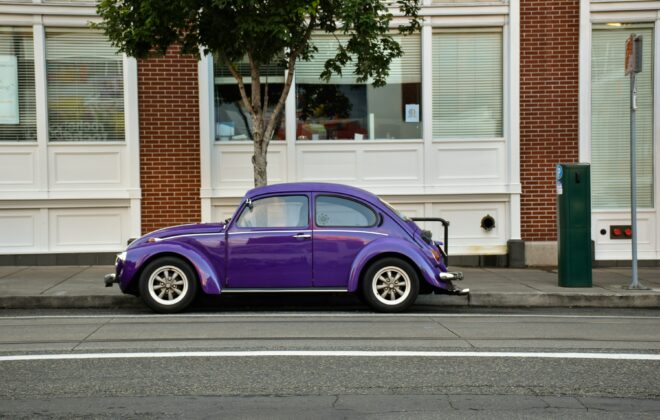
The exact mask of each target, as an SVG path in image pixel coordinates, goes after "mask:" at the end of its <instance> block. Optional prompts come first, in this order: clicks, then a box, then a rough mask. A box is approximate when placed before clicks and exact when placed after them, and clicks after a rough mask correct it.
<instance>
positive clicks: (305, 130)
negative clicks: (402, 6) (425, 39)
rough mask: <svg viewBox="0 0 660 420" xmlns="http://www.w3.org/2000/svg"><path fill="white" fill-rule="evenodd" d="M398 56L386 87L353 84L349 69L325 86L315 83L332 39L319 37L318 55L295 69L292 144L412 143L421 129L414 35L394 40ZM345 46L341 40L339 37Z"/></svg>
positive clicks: (330, 50) (332, 51) (334, 42)
mask: <svg viewBox="0 0 660 420" xmlns="http://www.w3.org/2000/svg"><path fill="white" fill-rule="evenodd" d="M394 38H395V40H396V41H397V42H399V44H400V45H401V48H402V49H403V51H404V55H403V57H401V58H397V59H395V60H393V61H392V64H391V65H390V75H389V76H388V78H387V85H386V86H384V87H380V88H374V87H373V86H372V85H371V83H356V82H355V74H354V73H353V71H354V65H351V64H350V63H349V65H347V66H346V67H345V68H344V69H343V71H342V73H343V76H342V77H339V76H336V75H333V76H332V78H331V79H330V82H328V83H325V82H323V81H321V80H320V79H319V75H320V74H321V72H322V71H323V68H324V64H325V62H326V60H327V59H328V58H331V57H334V55H335V54H336V53H337V42H338V41H337V39H335V37H333V36H324V35H319V36H316V37H314V39H313V43H314V44H315V45H316V46H317V48H318V49H319V51H318V52H317V53H316V54H315V56H314V58H313V59H312V60H311V61H299V62H298V63H297V64H296V115H297V123H296V138H297V139H298V140H348V139H356V140H361V139H417V138H421V136H422V128H421V127H422V126H421V108H420V106H421V83H420V82H421V66H420V54H421V44H420V38H419V36H418V35H412V36H407V37H403V36H398V35H397V36H394ZM339 40H340V42H346V41H347V38H346V37H343V38H342V37H339Z"/></svg>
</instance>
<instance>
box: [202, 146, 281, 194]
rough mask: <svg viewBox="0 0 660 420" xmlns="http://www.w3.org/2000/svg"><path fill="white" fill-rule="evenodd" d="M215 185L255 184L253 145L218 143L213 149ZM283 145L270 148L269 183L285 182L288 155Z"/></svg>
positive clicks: (216, 186)
mask: <svg viewBox="0 0 660 420" xmlns="http://www.w3.org/2000/svg"><path fill="white" fill-rule="evenodd" d="M213 150H214V153H215V159H213V181H212V182H213V187H214V188H218V187H220V188H221V187H222V186H225V185H231V186H242V187H248V188H249V187H251V186H252V185H254V173H253V169H252V155H253V153H254V152H253V149H252V145H251V144H250V145H241V146H238V147H237V146H236V145H227V144H216V145H215V148H214V149H213ZM284 152H285V150H284V148H283V147H274V145H273V144H272V143H271V145H270V146H269V148H268V183H269V184H275V183H278V182H284V180H285V179H286V156H285V153H284Z"/></svg>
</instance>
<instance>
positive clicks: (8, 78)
mask: <svg viewBox="0 0 660 420" xmlns="http://www.w3.org/2000/svg"><path fill="white" fill-rule="evenodd" d="M18 122H19V117H18V62H17V60H16V56H14V55H0V124H18Z"/></svg>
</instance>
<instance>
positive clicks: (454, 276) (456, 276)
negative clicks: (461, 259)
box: [435, 271, 470, 296]
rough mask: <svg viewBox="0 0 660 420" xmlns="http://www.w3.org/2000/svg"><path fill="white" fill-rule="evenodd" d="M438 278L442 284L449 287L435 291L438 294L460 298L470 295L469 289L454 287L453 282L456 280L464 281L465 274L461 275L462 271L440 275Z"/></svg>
mask: <svg viewBox="0 0 660 420" xmlns="http://www.w3.org/2000/svg"><path fill="white" fill-rule="evenodd" d="M438 278H439V279H440V281H441V282H444V283H445V284H446V285H447V288H445V289H436V290H435V293H436V294H443V295H459V296H464V295H469V294H470V289H467V288H466V289H461V288H460V287H456V286H454V284H453V283H452V281H454V280H463V273H461V272H460V271H457V272H453V273H440V274H439V275H438Z"/></svg>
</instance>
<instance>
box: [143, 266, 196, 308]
mask: <svg viewBox="0 0 660 420" xmlns="http://www.w3.org/2000/svg"><path fill="white" fill-rule="evenodd" d="M196 292H197V280H196V277H195V273H194V272H193V270H192V269H191V268H190V266H189V265H188V264H187V263H186V262H184V261H182V260H180V259H179V258H175V257H163V258H158V259H156V260H154V261H152V262H150V263H149V264H148V265H147V267H145V269H144V271H143V272H142V275H141V276H140V296H141V297H142V300H144V303H146V304H147V306H149V307H150V308H151V309H153V310H154V311H156V312H160V313H174V312H179V311H182V310H183V309H185V308H186V307H187V306H188V305H190V303H191V302H192V300H193V299H194V298H195V293H196Z"/></svg>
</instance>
